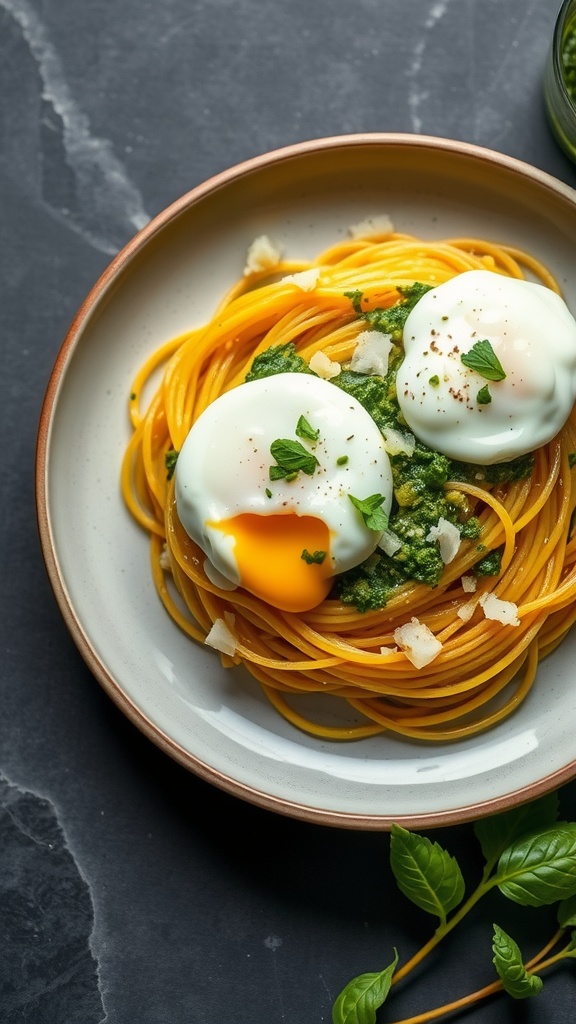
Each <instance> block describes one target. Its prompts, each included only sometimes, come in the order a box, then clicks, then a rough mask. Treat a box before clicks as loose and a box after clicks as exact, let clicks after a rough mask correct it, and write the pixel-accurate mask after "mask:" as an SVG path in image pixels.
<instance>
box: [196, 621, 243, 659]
mask: <svg viewBox="0 0 576 1024" xmlns="http://www.w3.org/2000/svg"><path fill="white" fill-rule="evenodd" d="M225 615H226V619H227V620H228V621H227V622H225V621H224V619H216V621H215V622H214V624H213V626H212V629H211V630H210V632H209V633H208V635H207V637H206V639H205V641H204V643H205V644H208V646H209V647H214V649H215V650H217V651H220V653H221V654H228V655H229V656H230V657H232V656H233V655H234V654H235V652H236V647H237V644H238V638H237V637H236V635H235V634H234V633H233V632H232V628H231V627H232V626H233V625H234V622H235V619H234V616H233V615H232V614H230V613H225Z"/></svg>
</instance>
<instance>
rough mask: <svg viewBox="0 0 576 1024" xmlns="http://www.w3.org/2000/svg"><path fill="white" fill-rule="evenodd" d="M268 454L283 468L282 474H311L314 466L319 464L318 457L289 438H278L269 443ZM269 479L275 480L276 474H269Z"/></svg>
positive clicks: (272, 467)
mask: <svg viewBox="0 0 576 1024" xmlns="http://www.w3.org/2000/svg"><path fill="white" fill-rule="evenodd" d="M270 454H271V455H272V457H273V458H274V459H276V462H277V463H278V466H279V467H280V469H282V470H285V473H284V474H283V475H286V473H299V472H300V471H301V472H302V473H306V474H307V475H308V476H312V474H313V473H314V470H315V469H316V466H317V465H318V464H319V463H318V459H317V458H316V456H315V455H312V453H311V452H308V451H306V449H305V448H304V446H303V445H301V444H300V441H291V440H290V439H289V438H281V437H280V438H278V439H277V440H276V441H272V444H271V445H270ZM270 468H271V470H272V469H275V467H274V466H271V467H270ZM270 479H271V480H277V479H278V477H277V476H272V474H270Z"/></svg>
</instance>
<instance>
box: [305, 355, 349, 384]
mask: <svg viewBox="0 0 576 1024" xmlns="http://www.w3.org/2000/svg"><path fill="white" fill-rule="evenodd" d="M308 365H309V367H310V369H311V370H313V371H314V373H317V374H318V376H319V377H322V378H323V380H331V379H332V377H337V376H338V374H339V373H340V371H341V369H342V367H341V366H340V363H335V362H333V360H332V359H329V358H328V356H327V355H326V353H325V352H315V353H314V355H313V356H312V358H311V360H310V362H309V364H308Z"/></svg>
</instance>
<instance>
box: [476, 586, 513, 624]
mask: <svg viewBox="0 0 576 1024" xmlns="http://www.w3.org/2000/svg"><path fill="white" fill-rule="evenodd" d="M480 604H481V605H482V608H483V610H484V615H485V616H486V618H487V619H494V620H495V621H496V622H501V623H502V624H503V625H504V626H519V625H520V619H519V618H518V605H516V604H514V602H513V601H503V600H502V599H501V598H499V597H496V594H491V593H489V592H487V593H485V594H482V597H481V598H480Z"/></svg>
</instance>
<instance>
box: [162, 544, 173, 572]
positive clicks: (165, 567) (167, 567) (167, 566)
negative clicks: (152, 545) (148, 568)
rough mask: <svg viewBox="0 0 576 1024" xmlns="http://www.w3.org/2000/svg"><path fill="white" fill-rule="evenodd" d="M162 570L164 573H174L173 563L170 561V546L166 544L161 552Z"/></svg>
mask: <svg viewBox="0 0 576 1024" xmlns="http://www.w3.org/2000/svg"><path fill="white" fill-rule="evenodd" d="M159 561H160V568H161V569H162V572H172V562H171V560H170V552H169V551H168V545H167V544H165V545H164V547H163V548H162V551H161V552H160V559H159Z"/></svg>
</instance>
